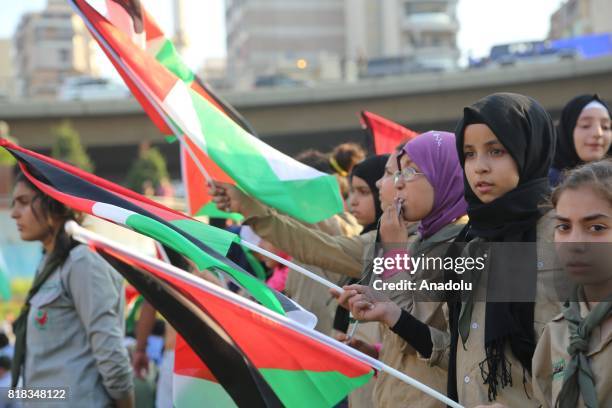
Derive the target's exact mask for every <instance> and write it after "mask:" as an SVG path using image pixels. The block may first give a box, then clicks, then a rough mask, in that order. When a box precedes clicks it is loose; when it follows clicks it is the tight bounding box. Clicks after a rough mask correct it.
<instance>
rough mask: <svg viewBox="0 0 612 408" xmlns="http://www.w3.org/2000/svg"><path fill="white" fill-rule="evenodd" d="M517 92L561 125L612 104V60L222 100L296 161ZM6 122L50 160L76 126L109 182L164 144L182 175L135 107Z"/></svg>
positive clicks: (76, 107) (6, 106)
mask: <svg viewBox="0 0 612 408" xmlns="http://www.w3.org/2000/svg"><path fill="white" fill-rule="evenodd" d="M501 91H507V92H517V93H522V94H526V95H530V96H532V97H534V98H536V99H537V100H539V101H540V102H541V103H542V104H543V105H544V106H545V107H546V108H547V109H548V110H549V112H551V114H552V115H553V117H555V118H556V117H557V116H558V113H559V112H560V110H561V108H562V107H563V105H564V104H565V103H566V102H567V101H568V100H569V99H570V98H572V97H573V96H575V95H577V94H581V93H594V92H597V93H599V94H600V95H601V96H602V97H603V98H605V99H612V58H601V59H596V60H589V61H580V60H575V61H573V60H569V61H560V62H558V63H555V64H545V65H544V64H533V65H525V66H517V67H503V68H491V69H482V70H474V71H467V72H457V73H444V74H419V75H414V76H405V77H389V78H380V79H371V80H365V81H359V82H355V83H341V84H326V85H317V86H314V87H308V88H284V89H258V90H254V91H249V92H229V93H225V94H222V96H223V97H225V98H226V99H227V100H228V101H229V102H230V103H231V104H232V105H234V106H235V107H236V108H237V109H238V110H239V111H240V112H242V114H243V115H244V116H245V117H246V118H247V119H248V120H249V121H250V122H251V123H252V124H253V126H254V127H255V129H257V131H258V133H259V135H260V136H261V137H262V139H263V140H264V141H266V142H267V143H269V144H271V145H273V146H275V147H277V148H279V149H280V150H282V151H284V152H287V153H289V154H294V153H297V152H298V151H300V150H303V149H305V148H309V147H313V148H318V149H321V150H328V149H330V148H331V147H333V146H334V145H336V144H338V143H340V142H343V141H347V140H351V141H363V140H364V134H363V132H362V131H361V129H360V126H359V120H358V116H357V114H358V112H359V111H361V110H364V109H365V110H370V111H373V112H375V113H378V114H381V115H383V116H386V117H389V118H390V119H393V120H395V121H397V122H400V123H403V124H405V125H407V126H409V127H410V128H412V129H415V130H417V131H425V130H429V129H439V130H451V131H452V130H453V129H454V126H455V123H456V121H457V119H458V118H459V116H460V115H461V112H462V108H463V106H465V105H467V104H469V103H471V102H473V101H475V100H477V99H478V98H481V97H483V96H485V95H488V94H490V93H493V92H501ZM0 119H3V120H6V121H8V122H9V124H10V126H11V131H12V134H13V135H14V136H15V137H17V138H18V139H19V141H20V143H21V144H22V145H24V146H27V147H32V148H36V149H39V150H41V151H48V149H49V147H50V145H51V143H52V140H51V138H50V136H49V129H50V127H51V126H53V125H55V124H56V123H58V122H59V121H60V120H62V119H70V120H71V121H72V122H73V124H74V125H75V127H76V128H77V130H78V131H79V132H80V134H81V137H82V138H83V140H84V142H85V143H86V145H87V146H88V149H89V150H90V153H91V154H92V156H93V157H94V161H95V162H96V165H97V170H98V171H97V172H98V173H99V174H101V175H103V176H106V177H111V178H113V179H117V180H120V179H121V178H122V177H123V176H124V175H125V172H126V170H127V167H128V166H129V164H130V163H131V162H132V161H133V159H134V157H135V155H136V151H137V145H138V143H139V142H141V141H145V140H148V141H151V142H153V143H155V144H158V145H159V146H160V147H161V148H162V150H163V151H164V153H166V156H167V158H168V163H169V167H170V170H171V172H172V173H173V175H177V174H178V168H179V167H178V154H177V151H178V150H177V147H176V146H175V145H168V144H165V142H164V141H163V139H162V137H161V135H160V134H159V132H158V131H157V130H156V129H155V128H154V126H153V125H152V124H151V122H150V121H149V119H148V118H147V117H146V116H145V115H144V113H143V112H142V110H141V108H140V106H139V105H138V103H137V102H136V101H135V100H133V99H126V100H112V101H95V102H77V101H75V102H72V101H71V102H56V101H53V102H42V101H40V102H39V101H10V102H8V103H6V102H2V103H0Z"/></svg>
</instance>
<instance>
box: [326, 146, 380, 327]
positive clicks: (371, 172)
mask: <svg viewBox="0 0 612 408" xmlns="http://www.w3.org/2000/svg"><path fill="white" fill-rule="evenodd" d="M388 159H389V155H388V154H384V155H379V156H373V157H369V158H367V159H365V160H364V161H362V162H360V163H358V164H356V165H355V167H353V170H352V171H351V175H350V177H349V182H350V194H349V199H348V204H349V211H350V212H351V214H353V216H354V217H355V218H356V219H357V222H359V224H361V225H363V231H361V235H363V234H366V233H368V232H370V231H375V230H376V228H377V226H378V220H379V219H380V216H381V215H382V213H383V211H382V208H381V205H380V198H379V195H378V187H377V186H376V182H377V181H378V180H379V179H380V178H381V177H382V176H383V174H384V172H385V165H386V164H387V160H388ZM355 282H358V279H350V280H348V279H347V281H346V282H345V283H349V284H351V283H355ZM348 326H349V312H348V310H346V309H345V308H343V307H341V306H338V307H337V308H336V315H335V317H334V329H335V330H338V331H341V332H344V333H346V331H347V329H348Z"/></svg>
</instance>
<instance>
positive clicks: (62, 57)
mask: <svg viewBox="0 0 612 408" xmlns="http://www.w3.org/2000/svg"><path fill="white" fill-rule="evenodd" d="M58 56H59V61H60V62H62V63H69V62H70V50H67V49H65V48H62V49H60V50H58Z"/></svg>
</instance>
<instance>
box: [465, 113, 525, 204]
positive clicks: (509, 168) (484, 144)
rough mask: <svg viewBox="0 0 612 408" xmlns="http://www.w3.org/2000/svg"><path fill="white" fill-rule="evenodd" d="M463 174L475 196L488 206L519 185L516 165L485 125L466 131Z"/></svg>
mask: <svg viewBox="0 0 612 408" xmlns="http://www.w3.org/2000/svg"><path fill="white" fill-rule="evenodd" d="M463 154H464V157H465V164H464V171H465V177H466V178H467V181H468V183H469V184H470V188H471V189H472V191H473V192H474V194H476V197H478V199H479V200H480V201H482V202H483V203H485V204H487V203H490V202H492V201H493V200H495V199H497V198H499V197H501V196H503V195H504V194H506V193H507V192H509V191H511V190H513V189H514V188H515V187H516V186H518V183H519V172H518V167H517V165H516V162H515V161H514V159H513V158H512V156H510V154H509V153H508V151H507V150H506V148H505V147H504V145H503V144H502V143H501V142H500V141H499V139H498V138H497V136H495V134H494V133H493V132H492V131H491V129H490V128H489V127H488V126H487V125H485V124H481V123H478V124H473V125H469V126H467V127H466V128H465V135H464V139H463Z"/></svg>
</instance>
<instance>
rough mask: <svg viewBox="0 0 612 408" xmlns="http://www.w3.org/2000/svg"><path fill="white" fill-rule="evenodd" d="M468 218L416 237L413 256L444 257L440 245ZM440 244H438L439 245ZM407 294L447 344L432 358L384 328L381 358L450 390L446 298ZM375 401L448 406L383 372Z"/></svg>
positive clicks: (386, 407)
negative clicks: (441, 362)
mask: <svg viewBox="0 0 612 408" xmlns="http://www.w3.org/2000/svg"><path fill="white" fill-rule="evenodd" d="M466 222H467V218H466V217H464V218H462V219H460V220H458V221H457V222H456V223H455V224H450V225H448V226H446V227H444V228H442V229H441V230H440V231H438V233H436V234H435V235H433V236H431V237H430V238H428V239H425V240H422V241H415V242H414V243H413V244H412V245H411V246H410V250H409V253H410V255H411V256H418V255H420V254H424V255H425V256H426V257H438V256H439V257H444V255H445V253H446V251H447V249H448V248H447V246H446V245H439V244H443V243H446V242H449V241H451V240H452V239H454V237H455V236H456V235H457V234H458V233H459V231H461V229H462V228H463V225H464V224H465V223H466ZM436 244H438V245H436ZM436 274H438V272H433V271H428V272H426V273H425V272H423V271H416V272H415V274H413V275H408V279H411V280H416V281H420V280H423V279H427V280H430V279H436V278H437V277H439V276H432V275H436ZM404 298H405V299H409V301H407V302H403V303H407V304H408V305H409V306H408V307H404V306H402V305H401V304H400V306H401V307H402V308H403V309H405V310H406V311H408V312H410V314H412V315H413V316H414V317H416V318H417V319H418V320H420V321H421V322H423V323H425V324H427V325H429V326H430V327H433V328H435V329H437V330H439V331H440V333H444V336H445V340H444V344H442V345H438V350H433V352H432V356H431V357H430V358H429V359H426V358H424V357H422V356H421V355H420V354H418V353H417V352H416V350H414V349H413V348H412V347H411V346H410V345H409V344H408V343H407V342H406V341H405V340H404V339H402V338H401V337H399V336H398V335H396V334H395V333H393V332H392V331H391V330H389V329H388V328H385V329H384V332H383V341H382V347H381V350H380V356H379V359H380V360H381V361H382V362H383V363H385V364H387V365H389V366H391V367H394V368H396V369H398V370H399V371H401V372H403V373H405V374H407V375H409V376H410V377H412V378H414V379H415V380H417V381H420V382H422V383H424V384H427V385H428V386H430V387H432V388H434V389H436V390H437V391H440V392H441V393H442V394H446V381H447V371H446V367H442V366H440V365H439V364H438V359H439V358H440V357H441V356H442V355H444V351H445V350H446V349H447V348H448V347H449V345H450V335H449V333H448V328H447V318H448V316H447V314H448V313H447V311H446V310H447V308H446V303H445V302H434V301H419V300H418V295H417V294H415V293H414V292H412V291H406V292H404ZM374 401H375V403H376V406H377V407H380V408H394V407H423V408H428V407H440V408H442V407H444V406H445V405H444V404H443V403H441V402H439V401H438V400H437V399H435V398H432V397H430V396H429V395H427V394H425V393H423V392H422V391H419V390H417V389H416V388H414V387H412V386H410V385H408V384H406V383H404V382H402V381H400V380H398V379H396V378H395V377H392V376H390V375H388V374H387V373H384V372H381V373H379V374H378V381H377V382H376V386H375V388H374Z"/></svg>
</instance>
